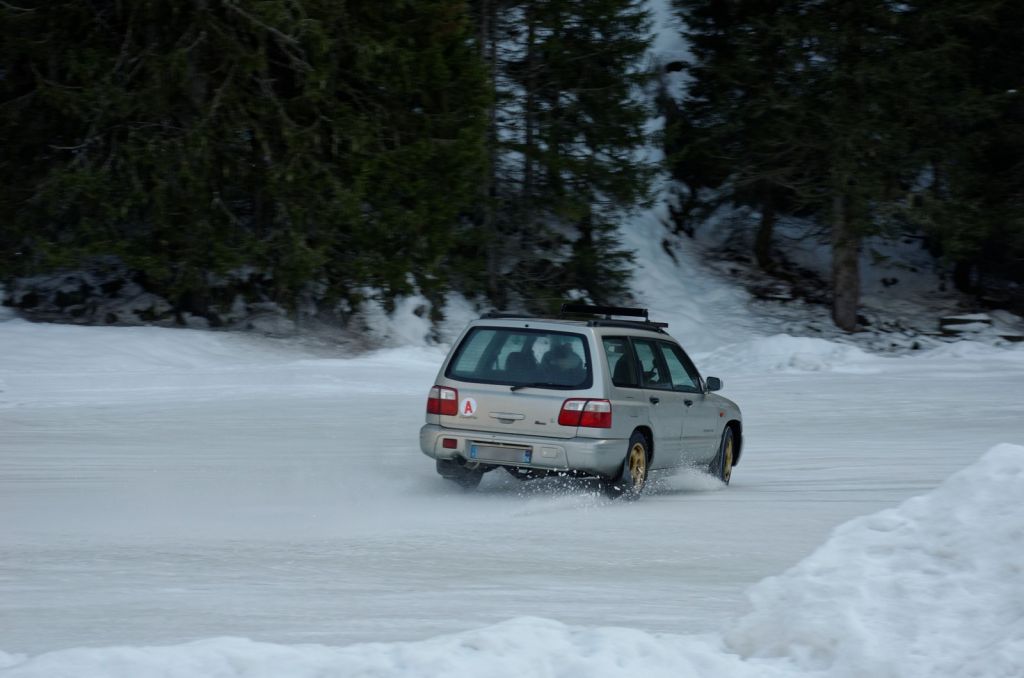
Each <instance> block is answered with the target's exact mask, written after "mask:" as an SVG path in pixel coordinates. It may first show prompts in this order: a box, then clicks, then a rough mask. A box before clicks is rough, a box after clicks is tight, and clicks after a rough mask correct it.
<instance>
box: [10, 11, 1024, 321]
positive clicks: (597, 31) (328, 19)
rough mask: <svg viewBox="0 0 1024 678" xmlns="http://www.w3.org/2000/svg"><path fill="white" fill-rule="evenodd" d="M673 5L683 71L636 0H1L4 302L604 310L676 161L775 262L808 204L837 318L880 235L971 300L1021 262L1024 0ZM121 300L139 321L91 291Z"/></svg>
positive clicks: (79, 312) (695, 193) (334, 312)
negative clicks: (574, 300) (779, 232)
mask: <svg viewBox="0 0 1024 678" xmlns="http://www.w3.org/2000/svg"><path fill="white" fill-rule="evenodd" d="M672 5H673V8H674V11H675V13H676V15H677V16H678V18H679V19H680V20H681V26H682V28H681V29H680V30H681V31H682V32H683V34H684V37H685V39H686V41H687V43H688V44H689V45H690V47H691V52H690V55H689V56H688V57H686V58H684V59H680V60H677V61H667V60H665V59H659V58H657V55H655V56H654V57H652V56H651V54H650V50H649V48H650V43H651V39H652V35H651V30H652V24H651V20H650V17H649V16H648V13H647V6H646V4H645V3H641V2H636V1H633V0H414V1H413V0H406V1H403V0H375V1H373V2H352V1H349V2H346V1H343V0H192V1H190V2H184V1H182V2H172V1H166V2H159V1H145V0H139V1H138V2H129V1H123V2H119V1H116V0H83V1H59V0H58V1H53V2H31V1H29V0H10V1H7V0H5V1H4V2H0V142H2V148H3V152H2V157H0V278H2V279H3V281H4V282H5V284H6V286H7V290H8V300H7V303H13V304H15V305H17V306H19V307H20V308H22V309H23V310H24V311H26V312H28V313H30V314H31V313H36V314H38V315H47V314H48V315H50V316H55V317H62V318H66V319H75V320H77V321H85V322H128V321H132V320H137V321H170V322H174V321H177V322H183V318H185V317H195V318H204V319H206V320H207V321H208V322H209V324H211V325H213V326H218V325H225V324H230V322H231V320H232V319H233V318H237V317H238V316H239V314H240V313H244V311H240V310H239V304H240V303H242V305H243V306H245V305H250V306H251V305H259V304H263V305H268V304H269V305H271V306H273V307H275V308H278V309H281V310H282V311H283V312H286V313H288V314H290V315H292V316H293V317H296V316H306V317H316V318H319V319H322V320H324V319H326V320H331V321H338V322H342V323H343V322H345V320H346V319H347V317H348V316H349V315H350V314H351V313H353V312H354V310H355V309H358V307H359V304H360V302H361V301H362V300H363V299H364V298H365V297H366V296H367V295H370V294H373V295H379V296H380V297H381V298H382V299H383V300H384V301H385V303H386V304H387V303H390V302H391V301H393V300H394V299H395V298H396V297H397V296H398V295H403V294H408V293H411V292H413V291H419V292H421V293H422V294H423V295H424V296H426V297H427V298H428V299H430V300H431V301H433V302H434V304H433V306H434V311H433V312H434V313H435V314H436V313H438V312H439V311H438V309H440V308H441V307H442V305H443V304H442V300H443V298H444V295H445V294H446V293H447V292H449V291H458V292H464V293H467V294H470V295H472V296H476V297H477V298H478V299H481V300H482V301H484V302H485V303H488V304H491V305H493V306H495V307H497V308H521V309H527V310H534V311H542V310H548V309H550V308H553V307H556V306H557V304H558V302H559V301H560V300H561V299H563V298H564V297H565V296H566V295H570V294H573V295H577V296H578V295H580V294H582V295H585V296H586V297H587V298H589V299H590V300H591V301H594V302H597V303H613V302H617V301H622V300H624V298H625V297H626V295H627V289H628V276H629V271H630V268H631V266H633V265H642V263H643V262H633V261H631V258H630V255H629V254H628V253H627V252H624V251H623V250H622V249H621V248H620V246H619V244H618V243H617V240H616V231H617V229H618V228H619V227H620V225H621V224H622V223H628V222H627V221H626V220H628V215H629V214H630V213H631V212H633V211H635V210H637V209H639V208H641V207H642V206H643V205H644V204H645V203H646V201H648V200H649V199H650V198H651V179H652V177H653V176H654V175H655V173H657V172H659V171H668V172H669V173H670V174H671V176H672V177H673V178H674V179H675V180H677V181H678V182H679V184H680V185H681V186H683V187H684V190H683V192H682V193H683V194H684V195H685V196H686V199H685V200H684V201H683V204H681V205H680V206H679V208H678V209H677V210H675V214H676V218H677V220H679V222H680V223H678V224H676V225H675V226H676V227H683V228H685V227H687V226H688V225H689V227H690V228H692V225H693V224H696V223H699V222H701V221H702V220H703V219H704V218H705V217H706V215H708V214H709V213H710V212H711V211H713V210H714V209H716V208H718V207H719V206H721V205H725V204H733V205H738V206H744V207H748V208H749V213H750V214H753V215H756V218H755V219H752V220H751V222H750V223H749V225H748V227H749V229H750V230H751V231H752V238H751V242H753V243H754V246H753V251H752V252H751V257H752V259H754V260H756V262H757V265H758V266H759V267H760V269H761V270H762V271H763V273H764V275H766V276H771V275H781V274H783V273H784V268H785V266H786V251H785V250H786V242H785V241H784V240H782V239H780V238H778V237H775V235H774V230H773V229H774V228H775V226H776V224H778V223H779V221H780V220H784V219H787V218H793V217H797V218H800V219H805V220H810V221H812V222H814V223H817V224H819V225H820V227H821V231H822V233H823V234H824V236H825V237H828V238H829V239H830V242H831V244H832V250H833V266H832V269H833V276H832V278H833V279H832V290H833V292H832V295H831V298H832V304H833V318H834V320H835V322H836V324H837V325H838V326H839V327H841V328H843V329H854V327H855V326H856V323H857V303H858V295H859V292H858V289H857V287H858V285H857V280H858V275H859V274H858V260H859V257H858V252H860V250H861V244H862V242H863V240H864V239H865V238H866V237H869V236H874V235H886V234H890V235H893V234H900V233H914V234H916V235H918V236H920V237H921V238H922V239H923V241H924V242H925V243H926V246H927V247H928V248H929V249H930V250H931V251H932V252H933V253H934V254H935V255H936V256H937V257H938V258H939V260H940V261H941V262H942V265H943V266H945V267H947V268H948V270H949V271H950V275H951V277H952V279H953V281H954V282H955V283H956V285H957V286H958V287H959V288H960V289H961V290H962V291H965V292H969V293H973V294H982V293H983V292H984V291H985V290H986V288H987V287H992V286H993V285H1000V286H1002V287H1003V288H1009V289H1014V288H1013V285H1015V284H1020V283H1024V3H1020V2H1017V1H1014V0H973V1H966V0H930V1H928V2H924V1H921V2H913V1H911V2H878V1H874V0H865V1H864V2H843V1H838V0H836V1H832V0H816V1H813V2H812V1H809V0H797V1H793V2H783V1H768V0H761V1H757V2H754V1H749V0H735V1H721V0H718V1H710V0H703V1H702V0H695V1H692V2H683V1H679V0H677V1H676V2H674V3H672ZM680 72H681V73H683V74H684V76H685V78H686V80H687V82H688V89H687V94H686V96H684V97H682V98H679V97H674V96H670V95H669V94H668V91H667V89H666V87H665V82H666V73H680ZM656 116H663V117H664V119H665V121H666V122H665V126H664V129H663V130H661V131H659V132H658V133H657V136H651V135H649V134H648V133H646V132H645V128H646V124H647V122H648V121H649V120H650V119H651V118H653V117H656ZM649 145H660V146H662V147H663V148H664V150H665V157H666V159H667V160H666V164H665V166H654V165H652V164H650V163H648V162H646V161H645V160H644V158H646V157H649V154H645V153H644V152H643V150H644V148H645V147H647V146H649ZM55 280H56V281H57V282H54V281H55ZM1016 289H1019V287H1018V288H1016ZM129 291H130V292H131V294H132V295H134V296H135V298H136V299H141V298H145V299H146V300H147V301H146V302H145V303H136V304H135V306H130V308H131V313H132V314H133V316H132V317H125V315H123V314H122V315H118V314H117V313H112V312H111V311H110V308H112V307H111V306H110V304H104V303H103V300H104V299H108V300H109V299H115V298H119V295H120V297H124V296H125V295H126V294H127V293H128V292H129ZM153 299H159V300H160V303H155V302H153V301H152V300H153ZM1017 301H1018V302H1019V297H1017ZM104 309H106V310H105V311H104ZM101 311H102V312H101Z"/></svg>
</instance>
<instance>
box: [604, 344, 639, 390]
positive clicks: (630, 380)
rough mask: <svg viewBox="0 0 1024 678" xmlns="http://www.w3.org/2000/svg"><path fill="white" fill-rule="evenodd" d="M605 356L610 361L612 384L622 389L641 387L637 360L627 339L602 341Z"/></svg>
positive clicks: (609, 368)
mask: <svg viewBox="0 0 1024 678" xmlns="http://www.w3.org/2000/svg"><path fill="white" fill-rule="evenodd" d="M602 344H603V345H604V355H605V357H606V358H607V359H608V370H609V373H610V374H611V375H612V383H613V384H615V385H616V386H620V387H633V388H636V387H638V386H640V381H639V380H638V379H637V376H636V359H635V358H634V357H633V350H632V349H631V348H630V346H629V339H627V338H626V337H605V338H604V339H603V340H602Z"/></svg>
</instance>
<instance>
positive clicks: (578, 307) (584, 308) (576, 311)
mask: <svg viewBox="0 0 1024 678" xmlns="http://www.w3.org/2000/svg"><path fill="white" fill-rule="evenodd" d="M648 313H649V312H648V310H647V309H646V308H630V307H628V306H596V305H592V304H562V312H561V314H560V317H564V316H566V315H603V316H604V318H602V319H594V320H591V323H590V324H594V325H604V326H615V327H637V326H642V327H645V328H648V329H651V328H656V329H661V328H665V327H668V323H656V322H654V321H652V320H651V319H650V317H649V315H648ZM612 316H619V317H620V318H621V317H626V318H643V320H615V319H614V318H613V317H612Z"/></svg>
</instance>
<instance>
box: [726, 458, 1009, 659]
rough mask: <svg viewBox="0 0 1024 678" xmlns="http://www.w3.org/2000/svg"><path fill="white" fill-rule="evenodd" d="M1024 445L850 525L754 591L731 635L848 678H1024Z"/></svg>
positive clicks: (760, 650) (759, 650) (738, 643)
mask: <svg viewBox="0 0 1024 678" xmlns="http://www.w3.org/2000/svg"><path fill="white" fill-rule="evenodd" d="M1022 497H1024V447H1019V446H1016V445H999V446H997V447H995V448H993V449H991V450H990V451H989V452H988V453H987V454H985V455H984V456H983V457H982V458H981V459H980V460H979V461H978V462H977V463H975V464H974V465H972V466H970V467H969V468H967V469H965V470H963V471H960V472H959V473H956V474H954V475H953V476H952V477H950V478H949V479H948V480H946V481H945V482H944V483H943V484H942V485H940V486H939V487H938V488H936V489H935V490H933V491H932V492H931V493H929V494H927V495H924V496H920V497H915V498H913V499H910V500H908V501H906V502H905V503H903V504H902V505H901V506H899V507H898V508H895V509H890V510H886V511H882V512H880V513H877V514H875V515H872V516H867V517H864V518H858V519H855V520H852V521H850V522H848V523H846V524H845V525H842V526H840V527H839V528H837V529H836V530H835V532H834V533H833V536H832V538H831V539H830V540H829V541H828V543H826V544H825V545H824V546H822V547H821V548H820V549H819V550H818V551H817V552H815V553H814V554H812V555H811V556H810V557H808V558H807V559H806V560H804V561H803V562H802V563H800V564H799V565H798V566H796V567H794V568H793V569H791V570H789V571H788V572H786V573H785V574H783V575H781V576H779V577H772V578H769V579H766V580H764V581H762V582H761V583H760V584H758V585H757V586H755V587H754V588H753V589H752V591H751V593H750V597H751V601H752V603H753V607H754V611H753V612H751V613H750V614H749V615H748V616H747V617H745V618H744V619H742V620H741V621H740V622H739V624H738V625H737V626H736V628H735V629H733V630H732V632H730V633H729V634H728V636H727V639H728V643H729V646H730V647H731V648H733V649H735V650H736V651H738V652H740V653H742V654H743V655H744V656H746V657H761V658H768V657H773V658H787V659H789V660H792V661H793V662H794V663H795V665H796V667H797V668H799V669H802V670H805V671H826V672H827V675H829V676H830V677H840V676H851V677H852V676H868V675H870V676H875V677H876V678H879V677H883V676H893V677H894V678H895V677H899V678H909V677H912V676H922V677H925V676H956V677H957V678H963V677H966V676H985V677H986V678H995V677H997V676H1007V677H1009V676H1022V675H1024V560H1022V559H1021V542H1022V539H1024V503H1022V502H1021V498H1022Z"/></svg>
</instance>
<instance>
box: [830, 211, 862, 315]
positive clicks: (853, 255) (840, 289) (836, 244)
mask: <svg viewBox="0 0 1024 678" xmlns="http://www.w3.org/2000/svg"><path fill="white" fill-rule="evenodd" d="M832 210H833V223H832V320H833V321H834V322H835V324H836V326H838V327H839V329H842V330H846V331H847V332H852V331H854V330H855V329H857V306H858V304H859V302H860V235H859V234H858V233H857V232H856V228H855V227H854V225H853V224H851V223H850V216H849V210H848V206H847V197H846V196H843V195H837V196H836V197H835V198H833V201H832Z"/></svg>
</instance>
